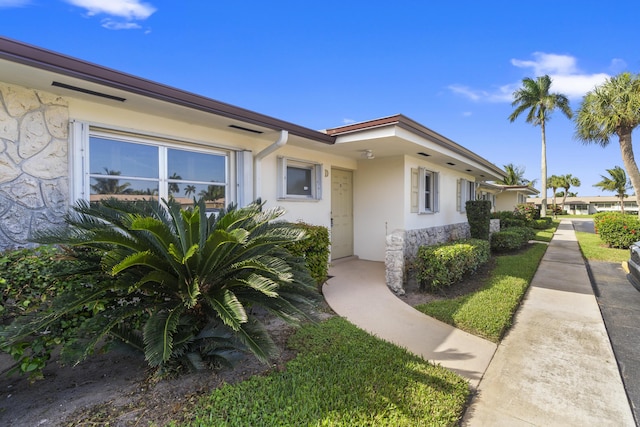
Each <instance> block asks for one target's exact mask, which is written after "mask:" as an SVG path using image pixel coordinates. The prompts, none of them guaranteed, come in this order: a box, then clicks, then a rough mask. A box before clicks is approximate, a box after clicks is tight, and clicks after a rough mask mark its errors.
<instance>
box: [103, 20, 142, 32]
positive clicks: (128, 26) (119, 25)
mask: <svg viewBox="0 0 640 427" xmlns="http://www.w3.org/2000/svg"><path fill="white" fill-rule="evenodd" d="M102 26H103V27H104V28H106V29H107V30H137V29H139V28H142V27H141V26H140V24H136V23H135V22H117V21H114V20H111V19H109V18H106V19H103V20H102Z"/></svg>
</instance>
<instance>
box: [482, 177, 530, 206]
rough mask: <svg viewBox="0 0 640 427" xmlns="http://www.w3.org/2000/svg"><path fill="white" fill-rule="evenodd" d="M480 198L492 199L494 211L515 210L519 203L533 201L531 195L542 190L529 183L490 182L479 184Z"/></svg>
mask: <svg viewBox="0 0 640 427" xmlns="http://www.w3.org/2000/svg"><path fill="white" fill-rule="evenodd" d="M478 194H479V197H478V198H479V199H482V200H491V206H492V211H493V212H500V211H513V210H514V209H515V207H516V206H517V205H521V204H523V203H532V202H531V200H532V199H531V198H530V197H531V196H534V195H536V194H540V191H538V190H536V189H535V188H533V187H531V186H528V185H502V184H495V183H489V182H483V183H480V184H479V186H478Z"/></svg>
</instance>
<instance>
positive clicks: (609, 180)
mask: <svg viewBox="0 0 640 427" xmlns="http://www.w3.org/2000/svg"><path fill="white" fill-rule="evenodd" d="M607 173H608V174H609V176H604V175H600V177H601V178H602V181H600V182H598V183H596V184H593V186H594V187H600V189H601V190H602V191H615V193H616V196H618V198H620V212H622V213H624V198H625V197H627V196H628V195H627V190H628V189H630V188H631V182H630V181H629V179H627V174H626V173H625V171H624V169H622V168H621V167H620V166H615V167H614V168H613V169H607Z"/></svg>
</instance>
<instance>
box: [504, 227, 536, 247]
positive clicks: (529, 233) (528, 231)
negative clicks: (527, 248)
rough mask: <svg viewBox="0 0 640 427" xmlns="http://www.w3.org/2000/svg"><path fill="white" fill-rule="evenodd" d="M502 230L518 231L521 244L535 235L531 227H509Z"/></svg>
mask: <svg viewBox="0 0 640 427" xmlns="http://www.w3.org/2000/svg"><path fill="white" fill-rule="evenodd" d="M504 231H512V232H514V233H518V234H519V235H520V237H521V238H522V242H523V244H524V243H527V242H528V241H529V240H531V239H533V238H534V237H536V232H535V231H533V229H532V228H530V227H509V228H507V229H505V230H504Z"/></svg>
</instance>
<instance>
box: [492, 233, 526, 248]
mask: <svg viewBox="0 0 640 427" xmlns="http://www.w3.org/2000/svg"><path fill="white" fill-rule="evenodd" d="M522 244H523V243H522V236H521V235H520V234H518V233H516V232H514V231H508V230H505V231H498V232H497V233H493V234H492V235H491V250H492V251H493V252H506V251H513V250H516V249H518V248H520V247H521V246H522Z"/></svg>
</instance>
